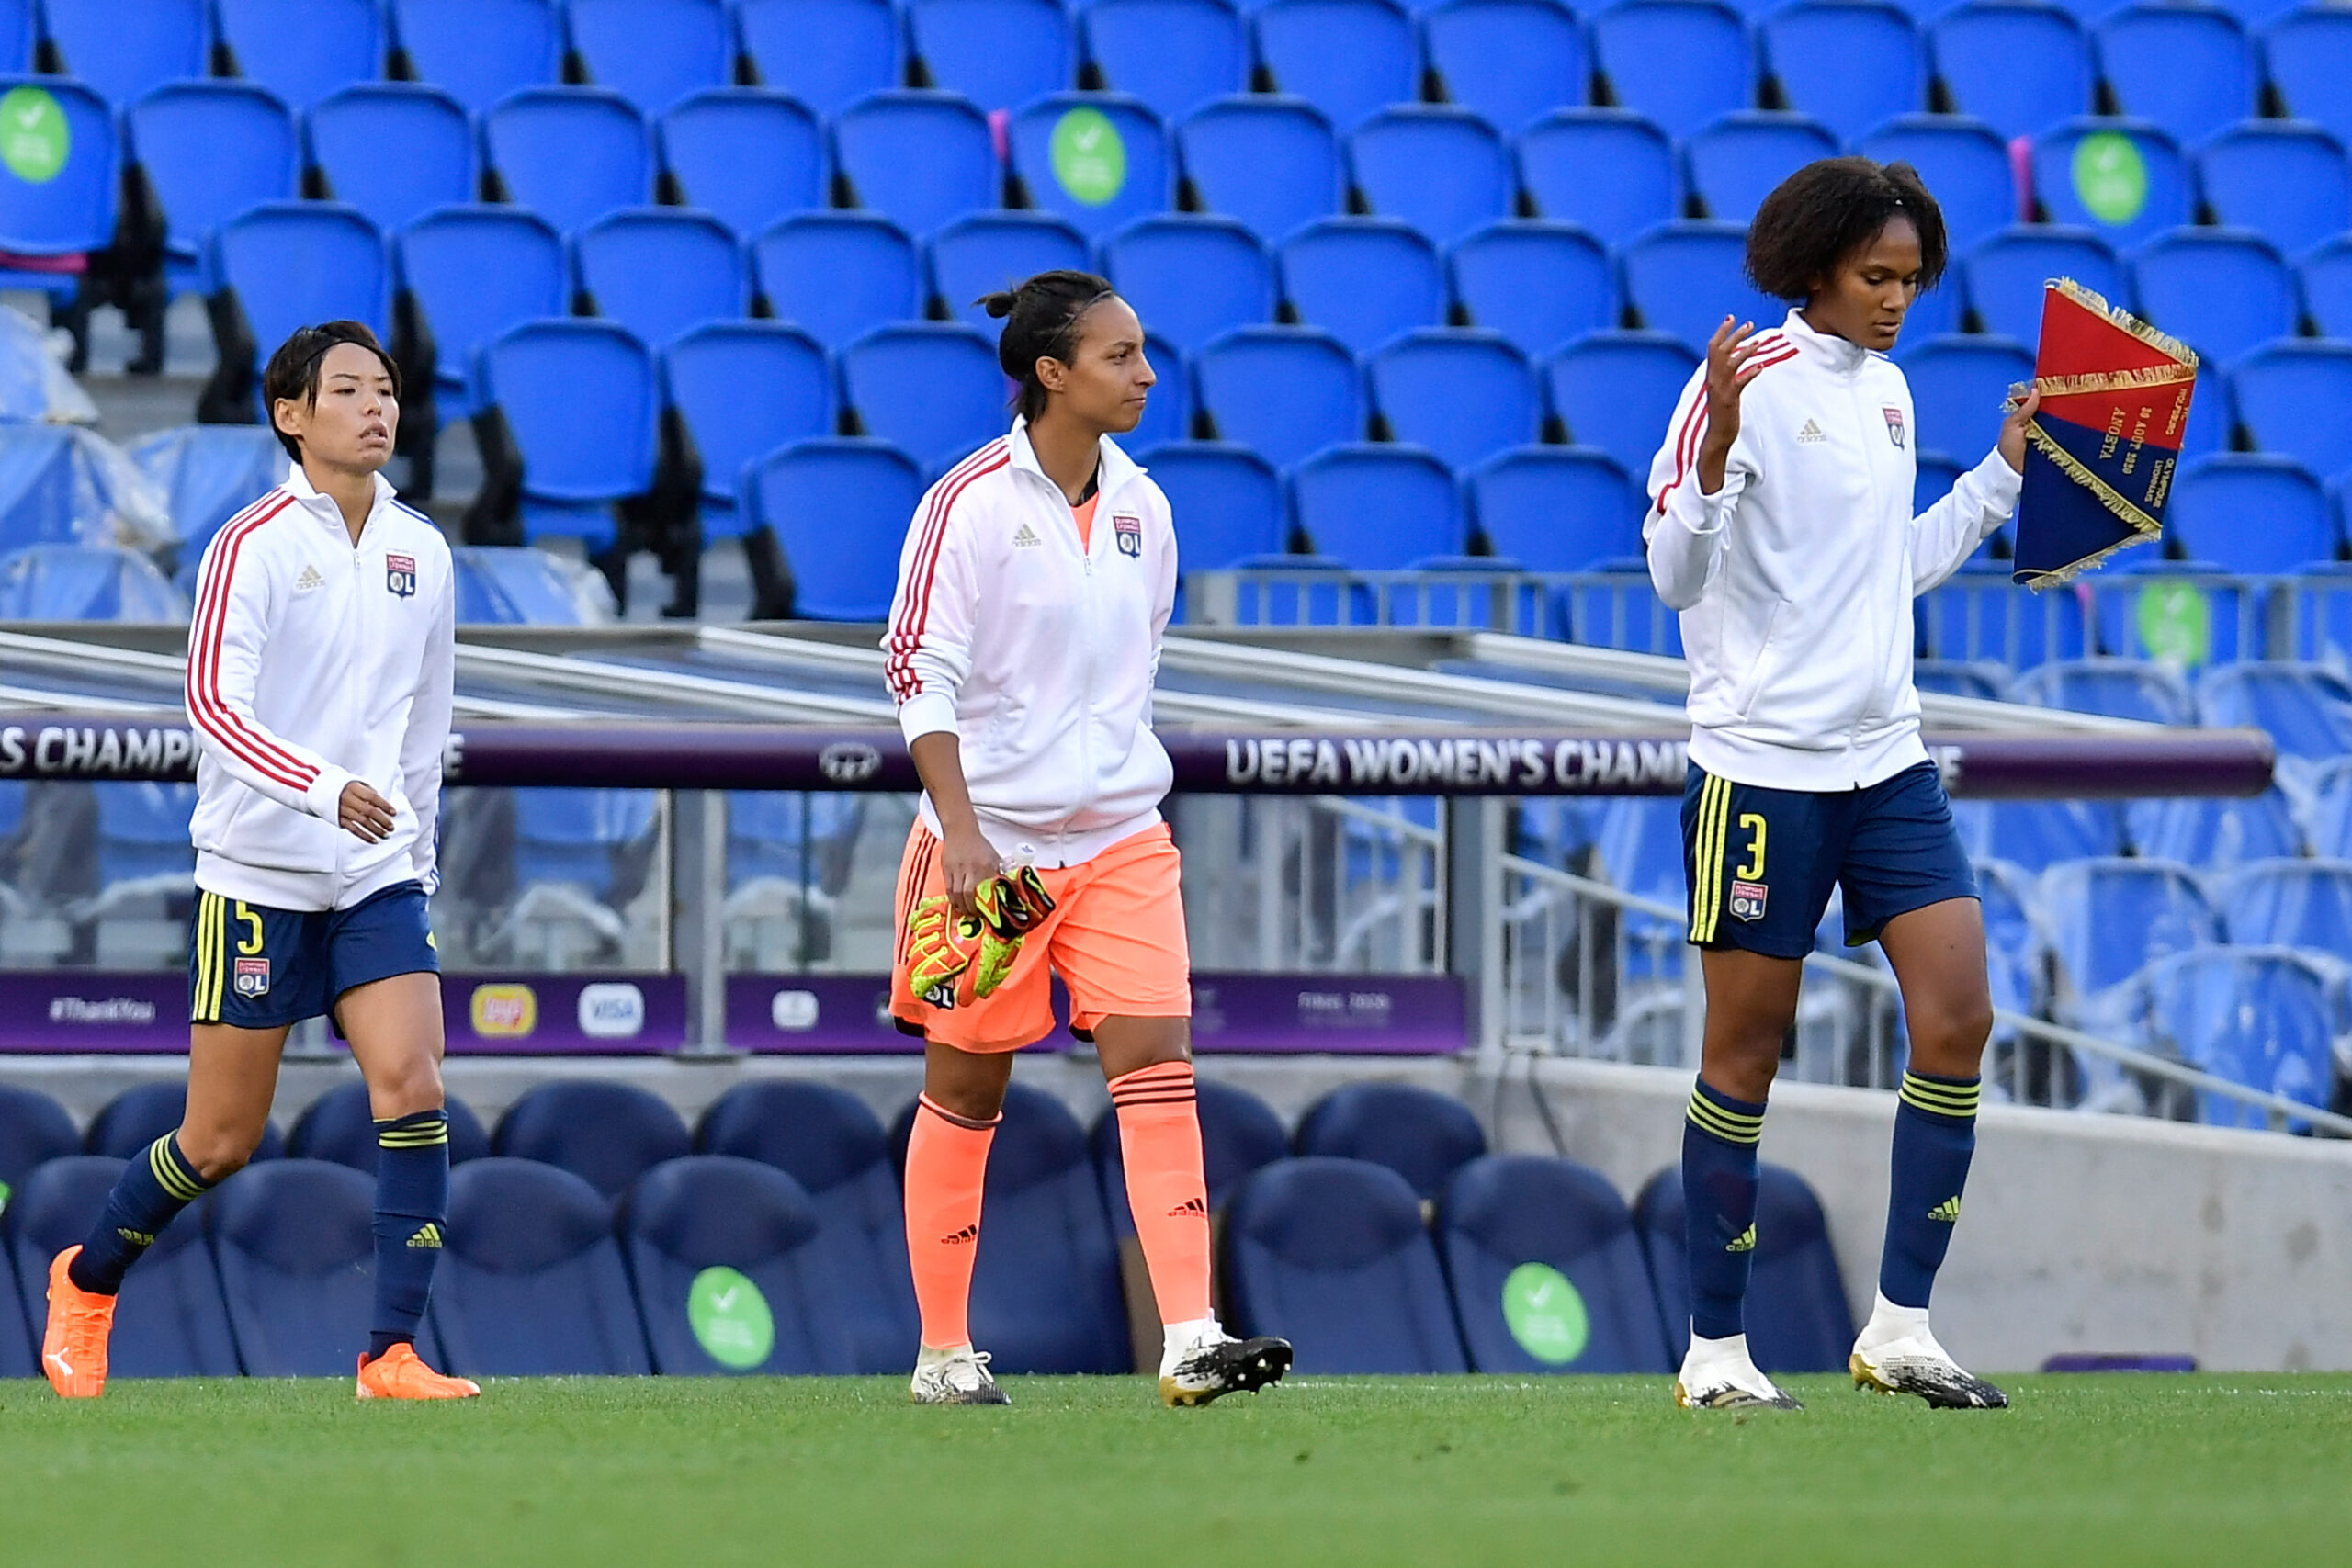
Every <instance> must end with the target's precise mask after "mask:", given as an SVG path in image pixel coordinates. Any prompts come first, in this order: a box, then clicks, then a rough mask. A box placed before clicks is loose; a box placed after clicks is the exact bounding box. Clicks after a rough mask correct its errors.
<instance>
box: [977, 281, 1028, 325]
mask: <svg viewBox="0 0 2352 1568" xmlns="http://www.w3.org/2000/svg"><path fill="white" fill-rule="evenodd" d="M1020 302H1021V297H1020V296H1019V295H1018V294H1016V293H1014V292H1013V291H1012V289H1010V288H1000V289H998V290H997V291H996V292H995V293H993V294H983V295H981V296H980V297H979V298H978V299H975V300H973V301H972V303H974V304H975V305H978V307H979V308H980V309H981V310H986V311H987V312H988V313H989V315H991V316H993V317H996V318H997V319H999V320H1002V319H1003V318H1004V317H1006V316H1010V315H1011V314H1012V308H1013V306H1015V305H1017V304H1019V303H1020Z"/></svg>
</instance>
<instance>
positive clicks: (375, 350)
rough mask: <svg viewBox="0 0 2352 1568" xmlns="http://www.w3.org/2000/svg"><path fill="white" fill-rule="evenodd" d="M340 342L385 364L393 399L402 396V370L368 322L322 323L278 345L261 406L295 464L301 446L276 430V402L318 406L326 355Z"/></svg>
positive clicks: (263, 375)
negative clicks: (364, 350) (284, 400)
mask: <svg viewBox="0 0 2352 1568" xmlns="http://www.w3.org/2000/svg"><path fill="white" fill-rule="evenodd" d="M339 343H356V344H358V345H359V346H360V347H362V348H364V349H367V350H368V352H369V353H371V354H373V355H375V356H376V357H377V358H378V359H379V360H382V361H383V364H384V374H385V375H387V376H389V377H390V378H392V396H393V398H394V399H395V400H397V399H398V398H399V397H400V395H401V367H399V366H397V365H395V364H393V363H392V356H391V355H390V354H387V353H386V352H385V351H384V345H383V344H380V343H378V342H377V341H376V334H375V333H373V332H371V331H369V330H368V324H367V323H366V322H365V321H323V322H321V323H320V324H319V325H317V326H315V327H303V328H300V330H298V331H297V332H296V333H294V335H293V336H292V337H289V338H288V339H287V340H286V341H285V342H284V343H281V344H278V345H277V353H276V354H273V355H270V356H269V365H268V367H266V369H264V370H263V371H262V373H261V398H262V406H263V407H264V408H266V409H268V410H269V411H270V415H269V427H270V428H271V429H272V430H277V400H279V399H280V398H284V399H287V400H289V401H292V402H298V403H304V404H307V405H308V406H310V407H311V408H316V407H318V406H319V367H320V366H322V365H323V364H325V363H326V357H327V354H328V352H329V351H330V350H332V349H333V348H334V346H335V344H339ZM277 440H278V444H279V445H280V446H284V447H285V448H286V450H287V452H288V455H290V456H291V457H293V459H294V460H295V461H296V462H298V463H299V462H300V461H301V460H302V444H301V443H300V441H297V440H296V439H295V438H294V437H293V436H291V435H288V434H286V432H284V431H282V430H277Z"/></svg>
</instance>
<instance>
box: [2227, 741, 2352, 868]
mask: <svg viewBox="0 0 2352 1568" xmlns="http://www.w3.org/2000/svg"><path fill="white" fill-rule="evenodd" d="M2301 793H2302V794H2303V795H2304V796H2305V799H2304V801H2303V807H2304V809H2303V811H2302V813H2301V817H2302V822H2303V828H2302V829H2298V828H2297V827H2296V825H2295V823H2294V822H2292V821H2291V820H2290V822H2289V823H2288V824H2287V826H2286V829H2284V831H2282V832H2281V833H2279V834H2278V838H2277V841H2278V843H2280V844H2283V845H2285V846H2286V847H2285V848H2280V849H2269V848H2257V849H2256V850H2254V851H2253V852H2249V853H2245V854H2241V855H2238V856H2237V857H2235V858H2236V861H2237V862H2240V863H2243V862H2245V861H2249V860H2259V859H2266V858H2270V859H2276V858H2281V857H2289V856H2294V855H2300V854H2301V853H2303V852H2304V850H2305V848H2306V847H2308V848H2309V850H2310V852H2311V853H2312V854H2313V855H2315V856H2317V857H2318V858H2320V859H2321V860H2352V758H2338V759H2336V760H2335V761H2332V762H2323V763H2321V764H2320V766H2319V767H2318V768H2317V769H2315V770H2314V771H2313V772H2312V773H2311V774H2310V776H2309V778H2308V781H2307V784H2306V787H2305V788H2304V790H2303V791H2302V792H2301ZM2265 798H2266V799H2267V801H2269V802H2270V803H2272V804H2274V805H2276V807H2278V810H2279V811H2280V812H2281V813H2284V812H2286V810H2287V806H2286V796H2285V795H2283V794H2282V793H2280V792H2279V791H2278V789H2277V788H2276V787H2275V786H2274V787H2273V788H2272V790H2271V791H2270V794H2269V795H2268V796H2267V797H2265ZM2305 832H2308V836H2309V844H2308V846H2306V844H2305V842H2304V833H2305Z"/></svg>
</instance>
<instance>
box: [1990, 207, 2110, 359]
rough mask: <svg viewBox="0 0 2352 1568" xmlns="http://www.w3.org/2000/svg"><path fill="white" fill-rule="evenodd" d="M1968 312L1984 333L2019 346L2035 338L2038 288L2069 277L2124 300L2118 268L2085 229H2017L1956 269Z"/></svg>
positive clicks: (2038, 320)
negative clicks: (1964, 285) (1963, 285)
mask: <svg viewBox="0 0 2352 1568" xmlns="http://www.w3.org/2000/svg"><path fill="white" fill-rule="evenodd" d="M1962 275H1963V276H1964V277H1965V278H1966V280H1967V285H1968V303H1969V308H1970V309H1971V310H1973V311H1974V312H1975V313H1976V318H1977V321H1979V322H1980V323H1981V324H1982V325H1983V328H1984V330H1985V331H1986V332H1988V333H1995V334H1996V335H1998V336H2002V337H2008V338H2014V339H2016V340H2017V341H2018V342H2019V343H2036V342H2039V341H2040V340H2041V300H2042V294H2043V292H2044V289H2043V285H2044V283H2045V282H2046V281H2047V280H2048V279H2050V278H2053V277H2071V278H2073V279H2074V280H2075V282H2077V283H2079V284H2081V285H2082V286H2083V287H2084V288H2088V289H2091V290H2092V291H2094V292H2095V293H2097V294H2098V295H2100V296H2101V297H2103V298H2105V299H2110V300H2113V299H2123V298H2124V293H2123V284H2124V277H2123V266H2122V264H2121V263H2120V262H2118V261H2117V260H2116V259H2115V254H2114V252H2113V250H2112V249H2111V248H2110V247H2109V244H2108V243H2107V242H2106V241H2105V240H2103V239H2101V238H2100V237H2099V236H2098V234H2097V233H2096V232H2094V231H2091V230H2088V229H2077V228H2069V227H2061V226H2059V225H2055V224H2052V225H2046V226H2045V225H2041V224H2035V225H2030V226H2022V225H2021V226H2019V227H2017V228H2012V229H2009V230H2007V231H2003V232H2002V233H2000V234H1997V235H1996V236H1994V237H1993V238H1992V239H1990V240H1987V241H1985V243H1982V244H1980V245H1978V246H1977V247H1976V249H1975V250H1973V251H1972V252H1970V253H1969V254H1968V257H1967V259H1966V260H1965V261H1964V262H1963V263H1962Z"/></svg>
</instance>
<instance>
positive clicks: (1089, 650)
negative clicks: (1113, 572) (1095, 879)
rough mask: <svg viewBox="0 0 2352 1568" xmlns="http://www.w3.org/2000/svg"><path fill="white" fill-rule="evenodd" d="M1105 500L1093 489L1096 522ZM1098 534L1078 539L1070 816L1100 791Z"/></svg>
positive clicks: (1064, 826) (1075, 531) (1074, 532)
mask: <svg viewBox="0 0 2352 1568" xmlns="http://www.w3.org/2000/svg"><path fill="white" fill-rule="evenodd" d="M1059 493H1060V489H1059V487H1058V486H1057V487H1056V494H1057V496H1058V495H1059ZM1105 499H1106V498H1105V497H1103V495H1102V494H1101V493H1100V492H1097V494H1096V495H1095V498H1094V517H1095V521H1096V522H1098V523H1099V522H1101V521H1102V520H1103V501H1104V500H1105ZM1075 523H1076V520H1075V519H1073V520H1072V526H1071V528H1070V533H1071V535H1072V536H1077V534H1078V529H1077V527H1076V525H1075ZM1099 533H1100V530H1099V529H1097V530H1092V531H1090V532H1089V534H1088V535H1087V536H1085V537H1083V538H1080V539H1079V541H1078V550H1079V558H1080V562H1081V563H1082V570H1081V571H1080V578H1079V595H1080V597H1079V615H1080V626H1081V627H1082V628H1083V631H1084V636H1083V637H1082V639H1081V640H1082V642H1083V644H1084V647H1085V656H1084V659H1083V660H1082V670H1083V679H1082V681H1081V682H1080V689H1079V694H1080V701H1079V714H1078V754H1079V761H1080V767H1081V770H1082V772H1083V773H1084V775H1085V779H1086V785H1085V794H1084V796H1083V798H1082V799H1081V800H1080V803H1079V805H1078V807H1077V808H1076V809H1075V810H1073V811H1072V812H1071V813H1070V815H1071V816H1072V817H1075V816H1077V815H1078V813H1079V812H1080V811H1084V810H1086V809H1087V808H1089V807H1091V806H1092V805H1093V804H1094V802H1095V801H1096V800H1097V799H1098V798H1100V797H1101V795H1102V793H1103V781H1102V780H1101V779H1100V778H1098V777H1096V776H1095V772H1094V664H1095V656H1096V653H1097V647H1096V643H1097V637H1096V632H1095V614H1094V599H1095V592H1094V538H1095V536H1096V535H1097V534H1099ZM1062 833H1063V836H1064V837H1065V838H1067V837H1068V836H1069V822H1068V821H1067V820H1066V821H1064V823H1063V824H1062Z"/></svg>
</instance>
